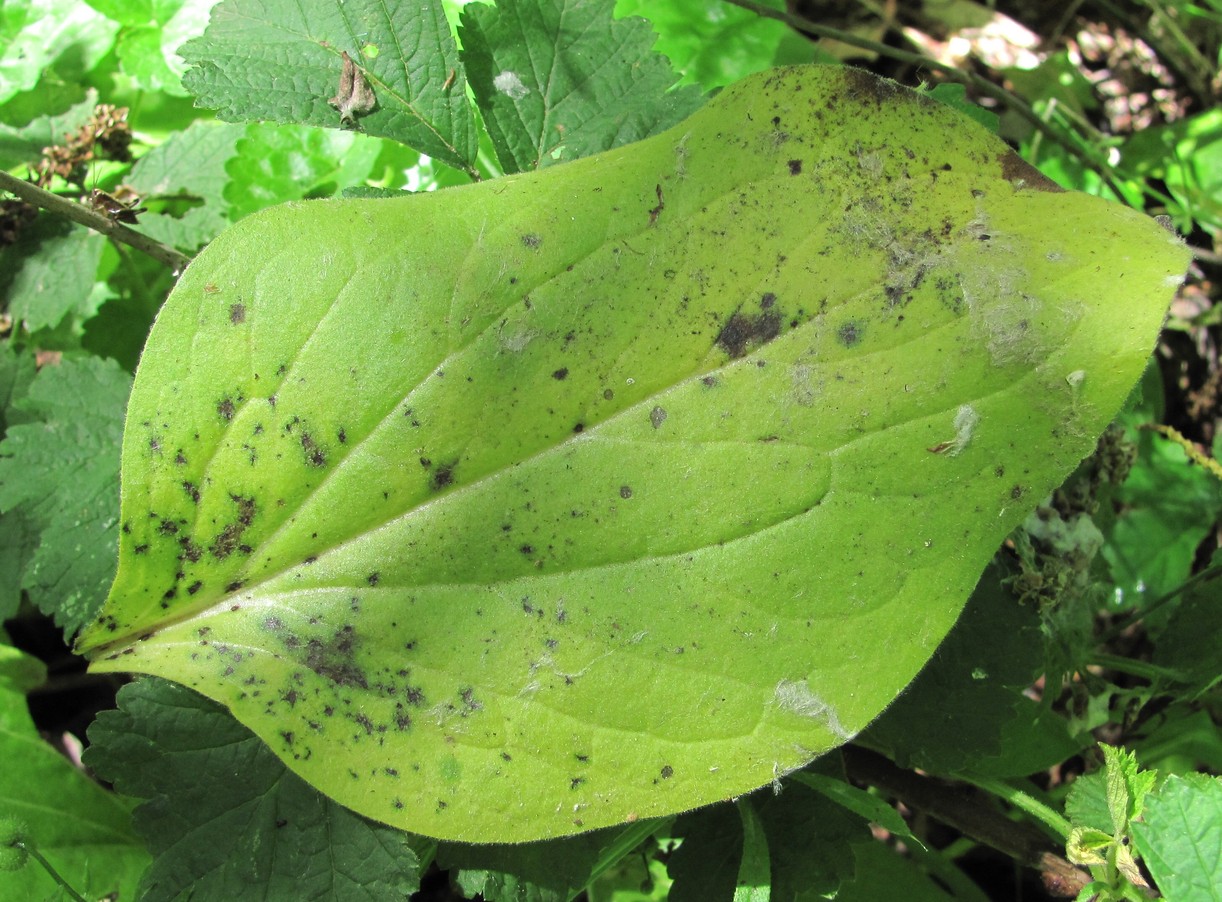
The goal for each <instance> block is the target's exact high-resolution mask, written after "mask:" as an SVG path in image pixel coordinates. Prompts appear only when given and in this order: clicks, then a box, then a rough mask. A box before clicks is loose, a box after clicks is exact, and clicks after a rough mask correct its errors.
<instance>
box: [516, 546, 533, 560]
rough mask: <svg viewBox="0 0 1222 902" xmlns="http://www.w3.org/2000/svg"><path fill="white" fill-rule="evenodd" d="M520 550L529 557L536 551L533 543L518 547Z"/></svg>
mask: <svg viewBox="0 0 1222 902" xmlns="http://www.w3.org/2000/svg"><path fill="white" fill-rule="evenodd" d="M518 551H520V552H522V554H524V555H526V556H527V557H530V556H531V555H532V554H534V553H535V549H534V546H533V545H523V546H522V547H521V548H519V549H518Z"/></svg>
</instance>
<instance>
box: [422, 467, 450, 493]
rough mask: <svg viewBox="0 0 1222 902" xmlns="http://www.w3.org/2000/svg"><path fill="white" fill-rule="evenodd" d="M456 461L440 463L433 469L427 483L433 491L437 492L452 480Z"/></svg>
mask: <svg viewBox="0 0 1222 902" xmlns="http://www.w3.org/2000/svg"><path fill="white" fill-rule="evenodd" d="M455 465H456V463H448V464H442V465H441V466H439V467H438V468H437V469H436V470H434V471H433V477H432V479H430V480H429V485H430V486H431V487H432V489H433V491H435V492H438V491H441V490H442V489H444V488H445V487H446V486H448V485H450V484H451V483H453V482H454V467H455Z"/></svg>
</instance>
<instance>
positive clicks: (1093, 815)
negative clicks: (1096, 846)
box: [1065, 770, 1112, 831]
mask: <svg viewBox="0 0 1222 902" xmlns="http://www.w3.org/2000/svg"><path fill="white" fill-rule="evenodd" d="M1065 817H1066V818H1068V820H1069V822H1070V823H1071V824H1073V825H1074V826H1075V827H1090V828H1092V829H1094V830H1101V831H1110V830H1111V829H1112V818H1111V814H1110V813H1109V812H1108V807H1107V780H1106V778H1105V776H1104V773H1103V771H1101V770H1098V771H1094V772H1093V773H1089V774H1083V775H1082V776H1080V777H1078V779H1076V780H1074V782H1073V785H1071V786H1070V787H1069V793H1068V794H1067V795H1066V797H1065Z"/></svg>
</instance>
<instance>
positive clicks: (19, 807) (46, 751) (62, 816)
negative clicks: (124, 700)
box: [0, 640, 149, 900]
mask: <svg viewBox="0 0 1222 902" xmlns="http://www.w3.org/2000/svg"><path fill="white" fill-rule="evenodd" d="M0 641H2V640H0ZM45 677H46V673H45V670H44V668H43V665H42V663H41V662H40V661H38V660H36V659H34V658H31V657H29V656H28V655H26V654H24V653H22V652H20V651H18V650H17V649H15V648H12V647H11V646H9V645H7V644H0V760H3V761H4V766H3V767H0V811H3V812H4V813H5V814H9V815H15V816H17V817H19V818H20V819H21V820H22V821H24V822H25V823H26V824H27V825H28V826H29V828H30V837H31V840H32V843H33V845H34V846H35V847H36V848H37V849H38V851H39V852H41V853H42V854H43V855H44V856H45V857H46V858H47V859H48V860H49V861H50V862H51V864H52V865H53V866H54V867H55V869H56V870H57V871H59V872H60V874H61V875H63V877H64V878H65V879H66V880H67V881H68V882H69V884H70V885H71V886H72V887H73V888H74V889H76V890H77V891H78V892H81V893H84V894H85V895H86V897H87V898H89V899H101V898H103V897H105V896H108V895H109V894H111V893H115V894H117V897H119V898H123V899H131V898H134V897H135V889H136V882H137V881H138V880H139V878H140V874H141V872H143V870H144V868H145V866H146V865H147V864H148V861H149V856H148V853H147V852H146V851H145V849H144V845H143V843H141V842H140V840H139V839H138V838H137V837H136V835H135V834H134V833H133V832H132V827H131V813H130V810H129V806H128V804H127V803H126V801H125V800H123V799H121V798H120V797H119V796H117V795H115V794H114V793H113V792H108V791H106V790H104V789H103V788H102V787H101V786H99V785H98V784H97V783H95V782H94V781H93V780H91V779H90V778H89V777H88V776H87V775H86V774H85V772H84V771H83V770H81V769H80V768H77V767H74V766H73V765H72V763H71V762H69V761H68V759H67V758H65V757H64V756H63V755H62V754H60V753H59V752H58V751H56V750H55V749H54V748H52V747H51V746H50V745H49V744H47V743H46V742H45V741H44V740H43V738H42V737H41V736H40V735H39V734H38V729H37V727H35V725H34V722H33V720H32V719H31V718H30V712H29V708H28V706H27V705H26V694H27V693H28V692H29V691H30V690H31V689H33V688H34V687H36V686H38V685H39V684H41V683H42V682H43V680H44V679H45ZM0 887H2V888H0V895H3V897H4V898H5V899H12V900H27V899H28V900H36V899H62V898H65V897H64V896H63V895H62V892H61V890H60V889H59V887H58V885H57V884H56V883H55V882H54V881H53V880H52V879H51V878H50V877H49V876H48V875H47V873H46V871H44V870H43V869H42V868H41V867H39V866H38V865H36V864H34V863H33V862H31V863H29V864H28V865H27V866H26V867H25V868H23V869H21V870H19V871H17V872H15V873H6V874H4V876H3V878H0Z"/></svg>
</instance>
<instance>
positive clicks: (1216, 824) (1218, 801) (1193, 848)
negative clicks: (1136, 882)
mask: <svg viewBox="0 0 1222 902" xmlns="http://www.w3.org/2000/svg"><path fill="white" fill-rule="evenodd" d="M1133 839H1134V842H1135V843H1136V844H1137V849H1138V851H1139V852H1140V853H1141V857H1142V859H1143V860H1144V861H1145V863H1146V867H1148V868H1149V869H1150V873H1151V875H1152V876H1153V877H1154V882H1155V883H1157V884H1158V888H1159V890H1160V891H1161V892H1162V894H1163V898H1165V899H1167V900H1169V902H1198V900H1200V902H1204V900H1209V899H1213V900H1218V899H1222V778H1219V777H1211V776H1209V775H1208V774H1187V775H1185V776H1183V777H1179V776H1174V775H1173V776H1170V777H1168V778H1167V781H1166V782H1165V783H1164V784H1163V785H1162V786H1161V787H1160V788H1159V790H1158V792H1156V793H1153V794H1151V795H1149V796H1147V797H1146V806H1145V811H1144V812H1143V813H1142V820H1141V821H1140V822H1138V823H1135V824H1133Z"/></svg>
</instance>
